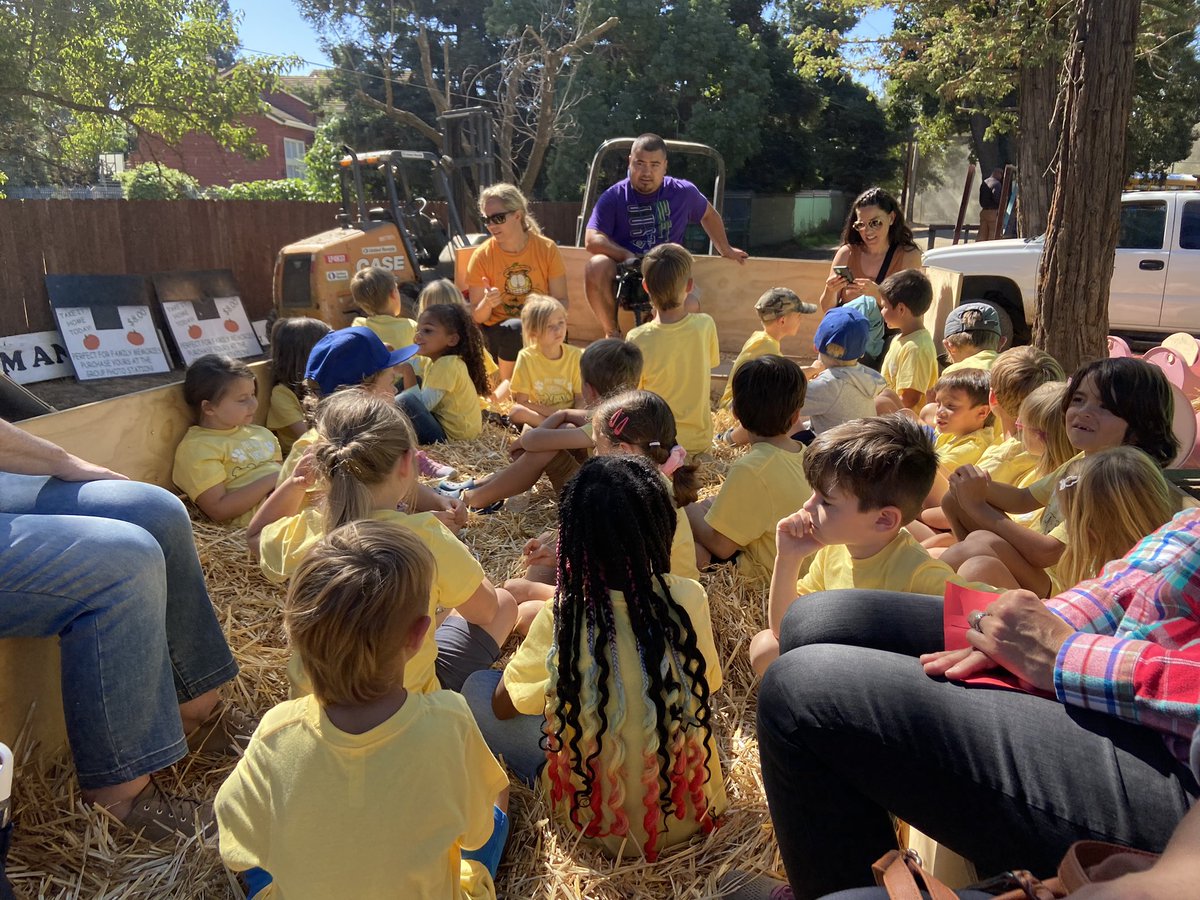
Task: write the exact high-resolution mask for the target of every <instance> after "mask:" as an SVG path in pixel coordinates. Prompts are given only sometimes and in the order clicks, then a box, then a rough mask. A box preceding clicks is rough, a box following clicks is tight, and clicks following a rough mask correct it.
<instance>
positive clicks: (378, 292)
mask: <svg viewBox="0 0 1200 900" xmlns="http://www.w3.org/2000/svg"><path fill="white" fill-rule="evenodd" d="M394 290H396V276H395V275H393V274H392V273H391V272H389V271H387V269H381V268H379V267H378V266H367V267H366V268H365V269H359V270H358V271H357V272H355V273H354V277H353V278H351V279H350V296H351V298H353V300H354V302H355V304H356V305H357V306H359V307H360V308H361V309H362V311H363V312H368V313H370V314H371V315H373V316H379V315H383V313H384V312H385V311H386V310H387V305H388V300H389V299H390V298H391V296H392V291H394Z"/></svg>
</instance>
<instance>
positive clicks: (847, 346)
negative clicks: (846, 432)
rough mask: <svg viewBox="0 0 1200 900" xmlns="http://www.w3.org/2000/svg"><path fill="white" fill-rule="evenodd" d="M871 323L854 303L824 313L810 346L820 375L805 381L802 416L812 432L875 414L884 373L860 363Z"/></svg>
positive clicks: (815, 432) (819, 432) (817, 432)
mask: <svg viewBox="0 0 1200 900" xmlns="http://www.w3.org/2000/svg"><path fill="white" fill-rule="evenodd" d="M870 335H871V323H870V322H869V321H868V320H867V317H866V316H864V315H863V314H862V313H861V312H860V311H859V310H858V309H856V308H855V307H853V306H835V307H834V308H833V309H831V310H829V311H828V312H827V313H825V317H824V318H822V319H821V324H820V325H818V326H817V334H816V337H815V338H814V340H813V348H814V349H815V350H816V351H817V355H818V357H819V359H820V365H819V366H814V368H816V369H818V370H819V374H818V375H817V376H816V377H815V378H813V379H812V380H811V381H809V383H808V391H807V393H805V395H804V405H803V406H802V407H801V408H800V415H801V417H808V418H809V419H810V425H809V428H810V429H811V431H812V432H813V433H814V434H821V433H822V432H824V431H828V430H829V429H830V428H833V427H834V426H835V425H841V424H842V423H843V422H847V421H849V420H850V419H865V418H869V417H870V416H873V415H875V398H876V397H877V396H878V395H879V392H880V391H882V390H883V388H884V382H883V376H882V375H880V374H879V373H878V372H876V371H875V370H874V369H868V368H867V367H866V366H864V365H860V364H859V360H860V359H861V358H862V357H863V355H864V354H865V353H866V349H867V343H868V341H869V340H870Z"/></svg>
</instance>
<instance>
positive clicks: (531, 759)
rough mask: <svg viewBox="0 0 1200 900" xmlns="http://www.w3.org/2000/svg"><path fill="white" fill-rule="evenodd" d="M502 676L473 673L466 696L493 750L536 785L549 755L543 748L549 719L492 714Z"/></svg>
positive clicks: (494, 671)
mask: <svg viewBox="0 0 1200 900" xmlns="http://www.w3.org/2000/svg"><path fill="white" fill-rule="evenodd" d="M502 676H503V673H502V672H501V671H500V670H499V669H483V670H481V671H479V672H473V673H472V674H471V675H470V676H469V677H468V678H467V680H466V681H465V682H463V687H462V695H463V698H464V699H465V700H466V701H467V706H469V707H470V708H471V712H472V713H473V714H474V716H475V722H476V724H477V725H479V730H480V731H481V732H483V739H484V740H485V741H487V745H488V747H490V748H491V751H492V752H493V753H494V754H496V755H497V756H499V757H502V758H503V759H504V762H505V763H507V765H508V768H509V769H510V770H511V771H512V773H513V774H514V775H516V776H517V777H518V778H520V779H521V781H523V782H524V783H525V784H527V785H530V786H532V785H533V783H534V782H535V781H536V780H537V776H538V772H540V771H541V769H542V766H543V765H545V763H546V754H545V752H544V751H543V750H542V747H541V740H542V724H543V723H544V722H545V721H546V720H545V719H544V718H543V717H542V716H522V715H518V716H517V717H516V718H514V719H503V720H502V719H497V718H496V714H495V713H494V712H493V711H492V694H494V693H495V692H496V685H498V684H499V683H500V678H501V677H502Z"/></svg>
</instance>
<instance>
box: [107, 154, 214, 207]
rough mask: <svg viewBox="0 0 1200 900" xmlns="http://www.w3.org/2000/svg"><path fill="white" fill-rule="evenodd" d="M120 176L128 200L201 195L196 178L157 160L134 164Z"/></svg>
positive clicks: (181, 198)
mask: <svg viewBox="0 0 1200 900" xmlns="http://www.w3.org/2000/svg"><path fill="white" fill-rule="evenodd" d="M118 177H119V178H120V180H121V187H122V188H123V189H124V191H125V199H126V200H188V199H192V198H195V197H198V196H200V183H199V182H198V181H196V179H195V178H193V177H192V176H191V175H188V174H187V173H186V172H180V171H179V170H178V169H171V168H168V167H167V166H164V165H161V164H159V163H156V162H147V163H142V164H141V165H140V166H134V167H133V168H132V169H127V170H125V171H124V172H122V173H121V174H120V176H118Z"/></svg>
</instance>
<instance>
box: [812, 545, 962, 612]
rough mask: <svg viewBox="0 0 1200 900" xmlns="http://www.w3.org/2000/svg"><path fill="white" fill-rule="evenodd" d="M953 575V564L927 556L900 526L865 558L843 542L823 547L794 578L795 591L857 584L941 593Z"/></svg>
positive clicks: (886, 589) (875, 589)
mask: <svg viewBox="0 0 1200 900" xmlns="http://www.w3.org/2000/svg"><path fill="white" fill-rule="evenodd" d="M953 577H954V570H953V569H952V568H950V567H949V566H948V565H946V563H944V562H942V561H941V560H938V559H934V558H933V557H932V556H930V555H929V552H928V551H927V550H926V549H925V548H924V547H922V546H921V545H920V543H918V542H917V539H916V538H914V537H913V536H912V535H911V534H909V533H908V529H906V528H901V529H900V530H899V532H897V533H896V536H895V537H894V538H892V541H891V543H889V544H888V545H887V546H886V547H884V548H883V549H882V550H880V551H879V552H878V553H876V554H875V555H874V556H869V557H867V558H866V559H854V558H853V557H852V556H851V555H850V551H849V550H848V549H846V545H845V544H831V545H830V546H828V547H822V548H821V549H820V550H818V551H817V553H816V555H815V556H814V557H813V560H812V565H810V566H809V568H808V574H806V575H805V576H804V577H802V578H801V579H800V580H799V581H798V582H796V594H797V595H798V596H803V595H805V594H815V593H817V592H818V591H836V590H842V589H847V588H859V589H860V590H870V591H900V592H902V593H909V594H932V595H933V596H936V597H940V596H942V594H943V593H944V592H945V588H946V580H947V579H948V578H953Z"/></svg>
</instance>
